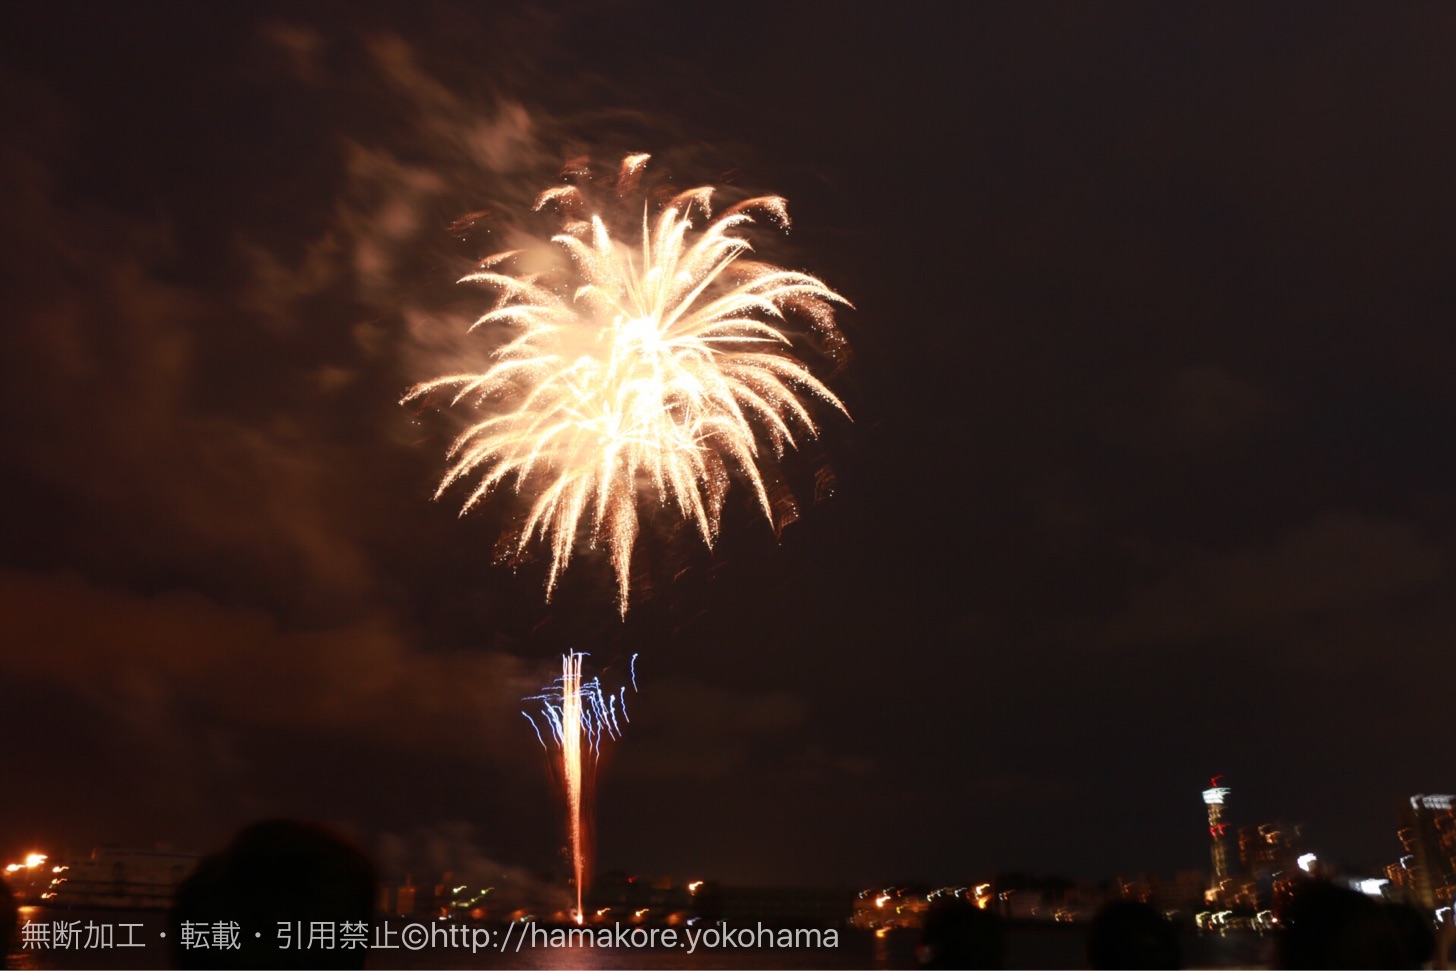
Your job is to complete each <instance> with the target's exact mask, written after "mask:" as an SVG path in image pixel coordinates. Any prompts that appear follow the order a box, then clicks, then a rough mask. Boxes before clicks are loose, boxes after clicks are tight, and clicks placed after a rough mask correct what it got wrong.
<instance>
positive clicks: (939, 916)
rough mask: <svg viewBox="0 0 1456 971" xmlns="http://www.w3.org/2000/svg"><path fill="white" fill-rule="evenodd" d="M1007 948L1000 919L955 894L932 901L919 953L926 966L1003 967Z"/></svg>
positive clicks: (917, 951)
mask: <svg viewBox="0 0 1456 971" xmlns="http://www.w3.org/2000/svg"><path fill="white" fill-rule="evenodd" d="M1003 948H1004V945H1003V943H1002V935H1001V921H1000V919H999V918H997V916H996V915H995V914H993V913H991V912H990V911H987V910H981V909H980V908H979V907H976V906H974V905H973V904H971V902H970V901H968V900H966V899H965V898H963V897H953V898H950V899H944V898H943V899H940V900H937V901H936V902H935V903H933V904H931V906H930V910H929V911H927V912H926V914H925V930H924V933H923V935H922V937H921V944H920V946H919V947H918V948H916V955H917V956H918V957H919V958H920V966H921V967H923V968H999V967H1001V966H1002V964H1003V961H1004V957H1005V955H1004V949H1003Z"/></svg>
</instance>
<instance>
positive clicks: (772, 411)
mask: <svg viewBox="0 0 1456 971" xmlns="http://www.w3.org/2000/svg"><path fill="white" fill-rule="evenodd" d="M646 161H647V156H645V155H635V156H630V157H628V158H627V159H626V160H624V161H623V163H622V169H621V173H620V175H619V177H618V180H617V186H616V189H617V193H616V194H617V195H618V196H619V197H620V196H623V195H631V196H633V197H634V198H635V197H636V191H635V190H636V187H637V184H638V181H639V179H640V176H641V172H642V167H643V166H644V165H645V163H646ZM712 194H713V190H712V188H711V187H703V188H697V189H692V190H689V191H687V192H682V193H679V194H677V195H676V196H675V197H673V198H672V199H671V200H670V201H669V202H668V203H667V205H666V207H665V208H663V209H662V210H661V212H660V213H659V214H658V215H657V216H656V218H655V220H654V219H652V218H651V216H650V212H649V207H648V206H647V205H646V204H644V205H643V207H642V209H641V212H640V214H632V215H631V216H630V217H629V218H630V219H631V220H632V221H631V222H628V223H626V226H627V227H631V234H630V245H628V244H627V243H624V242H623V241H622V238H626V237H624V236H623V234H620V233H617V232H616V231H614V230H613V229H612V228H610V227H609V224H608V221H607V218H604V217H603V216H602V215H601V214H600V212H599V211H597V210H596V209H594V208H593V206H592V204H591V202H590V200H589V199H588V197H587V195H586V193H585V192H584V191H583V187H581V186H558V187H555V188H552V189H548V190H547V191H546V192H544V193H542V194H541V196H540V198H539V199H538V200H537V203H536V208H537V209H541V208H543V207H546V206H548V205H550V206H552V207H554V208H556V209H557V210H558V211H559V212H561V213H562V215H563V217H564V221H565V225H564V227H563V229H562V231H561V232H560V233H558V234H557V235H556V236H554V237H553V238H552V242H553V243H554V244H556V246H557V247H559V250H560V251H564V253H565V255H566V256H567V257H569V262H563V263H562V264H561V267H560V271H559V272H554V273H553V272H545V273H533V272H527V271H525V270H516V271H513V272H507V270H506V269H504V267H511V266H517V265H519V263H520V262H522V260H523V259H524V257H523V254H522V253H521V252H520V251H517V250H512V251H509V252H504V253H499V254H497V255H495V256H492V257H489V258H488V259H486V260H484V261H482V263H481V266H480V268H479V271H478V272H476V273H472V274H470V275H469V276H467V277H465V278H464V279H465V280H467V281H475V282H479V283H484V284H487V285H489V286H491V287H493V288H495V289H496V290H497V291H498V293H499V299H498V300H497V302H496V305H495V308H494V309H493V310H491V311H490V312H489V313H487V314H485V315H484V316H482V317H481V318H480V319H479V320H477V321H476V322H475V325H474V326H473V327H472V328H471V329H472V330H474V329H476V328H482V327H483V328H485V329H487V330H498V329H505V330H506V331H507V332H510V333H513V334H514V336H513V337H512V338H510V339H508V340H507V341H506V342H505V343H504V344H503V345H501V346H500V347H498V348H497V349H496V350H495V351H494V355H493V356H494V363H492V365H491V366H490V367H489V368H488V369H487V370H486V371H485V372H484V373H480V374H452V375H447V376H444V377H439V378H435V379H434V380H431V381H426V382H424V383H422V384H419V385H417V386H415V387H414V388H413V389H411V390H410V392H409V393H408V394H407V395H406V396H405V399H404V400H405V401H410V400H413V399H416V398H421V397H426V396H429V395H431V394H432V393H436V392H441V391H447V392H449V394H450V396H451V400H450V403H451V404H456V403H459V402H460V401H462V400H465V399H469V400H470V401H471V402H472V403H474V404H475V405H476V406H478V407H481V408H483V409H484V410H486V411H488V412H489V413H490V417H487V418H485V419H484V420H482V421H479V422H477V423H475V424H473V425H471V426H470V427H469V428H467V429H466V430H465V431H464V432H463V433H462V434H461V435H460V436H459V437H458V438H457V439H456V440H455V443H454V445H452V446H451V449H450V458H451V461H452V463H453V464H452V466H451V467H450V469H449V471H448V472H447V473H446V474H445V476H444V479H443V480H442V481H441V483H440V487H439V490H438V491H437V493H436V497H437V498H438V497H439V495H441V494H443V493H444V492H445V490H446V489H448V488H449V487H450V486H451V485H452V484H453V483H455V482H456V481H458V480H461V479H464V478H467V477H471V476H474V475H476V474H479V480H478V481H477V482H476V484H475V486H474V488H473V490H472V491H471V492H470V494H469V495H468V497H467V498H466V500H465V504H464V509H463V510H462V513H463V512H464V511H468V510H469V509H470V508H471V507H472V506H474V505H475V504H476V503H478V502H480V501H481V500H482V499H484V498H485V497H486V496H488V495H489V494H490V493H491V492H492V490H494V489H495V488H496V487H497V486H499V485H500V484H502V483H509V484H511V485H512V486H513V487H514V488H515V490H516V491H517V492H518V493H523V494H525V495H527V496H528V497H530V499H531V506H530V510H529V512H528V513H527V515H526V518H525V521H524V522H523V524H522V525H521V526H520V528H519V531H518V533H517V534H516V536H515V537H514V545H515V551H516V553H518V554H519V553H520V552H521V551H523V550H524V549H525V547H526V545H527V544H528V543H530V542H531V541H532V539H535V538H539V539H542V540H548V541H549V545H550V547H551V566H550V573H549V575H548V577H547V581H546V596H547V599H550V596H551V592H552V590H553V589H554V588H555V585H556V581H557V579H558V577H559V575H560V573H561V571H562V570H563V569H565V568H566V566H567V564H568V562H569V561H570V559H571V555H572V551H573V547H574V545H575V543H576V540H577V534H578V531H579V530H580V529H581V528H582V527H585V528H586V530H587V533H588V534H589V537H590V539H591V541H592V543H593V544H595V543H596V542H598V541H601V542H602V543H603V544H604V545H605V546H607V547H608V549H609V550H610V554H611V560H612V566H613V568H614V570H615V573H616V578H617V601H618V608H619V610H620V611H621V612H622V613H623V614H625V613H626V611H627V601H628V593H629V573H630V570H629V568H630V564H631V556H632V547H633V545H634V543H635V542H636V538H637V533H638V503H639V500H640V501H642V502H643V503H644V504H645V503H647V502H652V503H655V504H656V505H659V506H664V507H668V506H671V507H676V510H677V511H678V513H679V514H681V516H682V517H683V519H685V520H686V521H688V522H691V523H692V524H694V526H695V527H696V528H697V531H698V533H699V535H700V536H701V537H702V539H703V541H704V542H705V543H707V544H708V545H710V546H711V545H712V544H713V542H714V540H715V538H716V537H717V533H718V526H719V519H720V516H721V512H722V508H723V500H724V494H725V493H726V491H727V489H728V483H729V480H730V477H731V476H732V475H734V474H736V475H739V476H741V477H742V478H743V479H745V480H746V481H747V482H748V483H749V485H750V486H751V487H752V489H753V490H754V493H755V494H756V496H757V499H758V504H759V507H760V508H761V510H762V512H763V514H764V515H765V516H766V517H767V518H768V519H769V521H770V522H773V521H774V515H775V513H774V509H773V506H772V504H771V502H770V498H769V492H768V489H767V488H766V487H765V484H764V478H763V474H762V472H761V471H760V469H759V463H760V460H761V459H762V458H763V456H762V454H761V450H762V448H763V447H764V446H767V447H769V448H771V449H772V450H773V452H774V454H775V455H782V454H783V452H784V450H785V449H786V448H792V447H797V444H798V439H799V438H804V437H807V438H812V437H814V436H816V435H817V434H818V427H817V425H816V424H815V421H814V418H813V417H812V416H811V413H810V409H809V407H808V406H807V405H806V403H805V400H804V399H805V397H814V398H818V399H820V400H821V401H823V402H825V403H827V404H828V405H830V406H832V407H833V408H836V409H838V410H840V411H844V405H843V404H842V403H841V402H840V400H839V399H838V398H837V397H835V396H834V394H833V393H832V392H831V391H830V390H829V389H828V388H827V387H826V386H825V385H824V384H823V383H822V382H820V381H819V380H818V379H817V378H815V377H814V376H813V375H812V374H811V373H810V372H809V370H808V368H807V367H805V366H804V364H803V363H801V362H800V361H799V360H798V359H797V358H795V356H794V355H793V353H792V344H791V342H790V339H789V337H788V336H787V333H786V331H785V329H784V324H785V323H786V321H787V320H788V318H790V317H798V318H800V319H802V320H803V321H805V322H806V323H807V324H808V325H809V327H810V329H812V331H813V332H814V333H815V335H816V336H817V338H818V341H819V342H820V344H821V345H822V346H824V347H826V348H829V349H830V350H831V352H833V351H842V348H843V340H842V338H841V337H840V335H839V333H838V331H837V330H836V329H835V323H834V309H833V307H834V305H835V304H847V301H846V300H845V299H844V298H843V297H841V296H840V295H839V294H838V293H836V292H834V291H833V290H831V289H829V287H828V286H826V285H825V284H824V283H822V282H821V281H820V280H819V279H817V278H816V277H812V276H809V275H808V274H805V273H799V272H796V271H792V270H785V269H783V268H781V267H777V266H773V265H771V264H768V263H763V262H759V261H755V260H750V259H748V258H746V254H748V253H749V252H751V247H750V245H749V242H748V240H747V239H746V238H744V237H743V236H742V235H740V233H741V231H742V230H743V229H744V227H747V226H749V225H752V224H754V223H755V222H757V221H759V220H766V221H768V222H769V223H770V224H773V225H777V226H780V227H784V228H787V226H788V213H787V209H786V204H785V201H784V200H783V199H782V198H779V197H777V196H765V197H762V198H757V199H749V200H747V201H745V202H741V203H739V204H737V205H734V206H732V207H730V208H729V209H727V210H725V211H724V212H722V213H721V214H720V215H719V217H718V218H717V219H716V220H713V219H712V212H711V208H710V202H711V198H712ZM638 218H640V220H641V230H640V239H639V238H637V230H636V228H635V226H634V225H633V224H634V223H635V221H636V220H637V219H638ZM703 224H706V225H705V226H704V228H702V229H701V230H698V229H696V228H695V227H696V226H698V225H703ZM619 237H622V238H619ZM558 255H559V254H558ZM558 262H560V261H558Z"/></svg>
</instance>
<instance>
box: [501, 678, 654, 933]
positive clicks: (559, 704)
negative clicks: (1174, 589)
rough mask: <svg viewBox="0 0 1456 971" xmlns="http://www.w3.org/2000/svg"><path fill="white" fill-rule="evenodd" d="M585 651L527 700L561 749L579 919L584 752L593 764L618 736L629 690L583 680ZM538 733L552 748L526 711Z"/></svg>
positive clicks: (584, 852)
mask: <svg viewBox="0 0 1456 971" xmlns="http://www.w3.org/2000/svg"><path fill="white" fill-rule="evenodd" d="M584 657H586V655H585V654H584V653H582V652H580V651H570V652H568V653H566V654H564V655H562V657H561V677H560V678H558V679H557V680H556V681H555V682H554V683H553V684H552V685H551V686H550V687H548V688H546V689H545V690H544V691H542V692H541V694H539V695H532V696H531V697H529V698H526V699H525V700H526V701H538V702H540V703H541V709H540V711H539V712H538V716H537V717H540V718H541V719H542V720H543V721H544V722H545V724H546V727H547V733H548V734H549V735H550V736H551V738H552V741H553V742H555V744H556V745H557V746H558V747H559V748H560V750H561V776H562V780H563V782H564V784H565V787H566V828H567V834H568V836H569V837H570V840H571V862H572V870H573V874H574V876H575V878H576V920H577V922H578V923H580V922H581V920H582V915H583V913H584V911H583V910H582V899H583V897H584V895H585V893H586V876H587V869H588V866H587V865H588V862H589V858H590V854H591V847H590V845H589V840H588V835H589V829H590V827H589V825H588V823H589V821H590V816H589V811H590V807H589V805H588V803H589V800H588V797H587V795H586V790H585V788H584V784H585V783H586V782H587V781H588V777H587V776H586V775H585V774H584V772H583V769H584V768H586V766H585V762H586V760H585V758H584V757H583V755H584V754H585V753H590V754H591V756H592V766H591V767H592V768H595V762H596V759H597V758H599V757H600V756H601V744H602V741H603V740H604V739H614V738H619V737H620V736H621V734H622V725H623V723H625V722H627V721H630V719H629V718H628V717H627V689H626V687H623V688H620V689H619V690H618V691H617V692H616V693H615V694H609V693H607V692H606V691H605V690H604V689H603V688H602V683H601V681H600V680H599V679H597V678H591V679H588V680H583V679H582V676H581V661H582V658H584ZM631 672H632V689H633V690H634V691H635V690H636V689H637V655H635V654H634V655H632V662H631ZM522 714H523V715H525V716H526V720H527V721H529V722H530V723H531V727H532V728H533V729H534V730H535V732H536V740H537V741H538V742H540V743H541V747H542V748H545V749H547V751H550V749H549V748H547V745H546V738H545V736H544V735H543V734H542V733H541V726H540V724H538V723H537V721H536V719H535V718H533V717H532V716H531V713H530V712H522Z"/></svg>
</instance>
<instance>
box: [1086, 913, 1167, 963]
mask: <svg viewBox="0 0 1456 971" xmlns="http://www.w3.org/2000/svg"><path fill="white" fill-rule="evenodd" d="M1087 963H1088V964H1090V965H1091V966H1092V967H1093V968H1130V969H1131V968H1136V969H1149V968H1181V967H1183V951H1182V948H1181V947H1180V946H1179V944H1178V930H1177V928H1175V927H1174V926H1173V924H1172V923H1171V922H1170V921H1169V920H1168V919H1167V918H1166V917H1164V916H1163V915H1162V914H1161V913H1159V912H1158V910H1157V908H1156V907H1153V906H1152V905H1151V904H1145V903H1142V902H1141V901H1138V900H1114V901H1112V902H1111V903H1109V904H1107V905H1106V906H1105V907H1103V908H1102V909H1101V910H1099V911H1098V912H1097V914H1096V916H1094V917H1093V918H1092V926H1091V928H1090V929H1089V930H1088V932H1087Z"/></svg>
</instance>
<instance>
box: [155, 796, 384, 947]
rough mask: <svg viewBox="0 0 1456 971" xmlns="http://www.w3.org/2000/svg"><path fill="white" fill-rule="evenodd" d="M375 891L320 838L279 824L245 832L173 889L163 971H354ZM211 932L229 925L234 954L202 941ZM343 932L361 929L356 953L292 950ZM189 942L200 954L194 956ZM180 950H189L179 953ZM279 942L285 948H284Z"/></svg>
mask: <svg viewBox="0 0 1456 971" xmlns="http://www.w3.org/2000/svg"><path fill="white" fill-rule="evenodd" d="M375 887H376V879H375V873H374V866H373V865H372V864H371V863H370V862H369V860H368V859H367V858H365V856H364V855H363V854H362V853H360V852H359V851H358V850H357V849H355V848H354V847H353V846H351V845H350V844H349V843H347V842H346V841H344V840H343V839H341V838H340V837H338V836H336V835H334V834H333V833H330V832H329V831H328V830H326V829H324V828H322V827H320V826H315V825H313V824H310V823H301V822H295V821H292V820H283V819H278V820H269V821H267V822H262V823H255V824H253V825H251V826H249V827H247V828H246V829H244V830H242V831H241V832H240V833H238V834H237V836H235V837H234V838H233V840H232V842H231V843H229V844H228V846H227V848H226V849H224V850H223V851H222V852H221V853H218V854H216V855H214V856H209V857H207V858H206V859H204V860H203V861H202V863H201V864H199V865H198V867H197V869H196V870H195V871H194V872H193V873H192V875H191V876H190V877H188V878H187V879H186V880H184V881H182V883H181V885H180V886H178V888H177V895H176V898H175V900H174V902H173V907H172V910H171V913H170V914H169V918H170V919H169V925H170V926H169V927H168V935H167V940H168V944H169V946H170V949H171V957H172V965H173V967H177V968H362V967H363V966H364V959H365V957H366V955H367V954H368V947H367V941H368V937H367V934H368V933H370V932H371V931H370V930H369V929H370V927H371V924H372V919H373V916H374V899H375ZM219 923H222V924H230V923H236V925H237V927H238V929H239V933H238V935H237V940H236V943H237V946H236V947H232V946H221V947H219V946H216V944H217V939H216V938H215V937H210V936H209V934H210V932H211V931H212V929H213V928H215V927H216V926H217V925H218V924H219ZM346 923H348V924H350V925H355V926H358V925H360V924H362V925H363V927H364V928H365V930H366V946H364V947H358V948H346V947H340V946H338V944H337V942H336V943H335V946H333V947H321V946H320V947H313V948H301V947H300V946H299V945H300V944H302V943H304V942H307V941H308V940H309V935H310V932H311V930H312V928H313V926H314V925H315V924H323V925H325V926H329V927H333V928H335V929H338V928H341V927H342V926H343V925H344V924H346ZM280 925H286V928H287V931H286V932H285V933H280ZM199 928H201V929H202V930H203V933H201V934H199V933H198V932H197V931H198V929H199ZM259 935H261V936H259ZM199 939H203V940H205V942H206V944H207V945H208V946H205V947H198V946H195V945H196V944H197V942H198V940H199ZM189 941H190V942H191V943H192V944H193V945H194V946H190V947H189V946H186V945H187V942H189ZM285 941H288V942H289V943H290V944H291V945H293V946H290V947H284V946H283V944H284V942H285ZM225 943H226V942H225Z"/></svg>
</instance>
